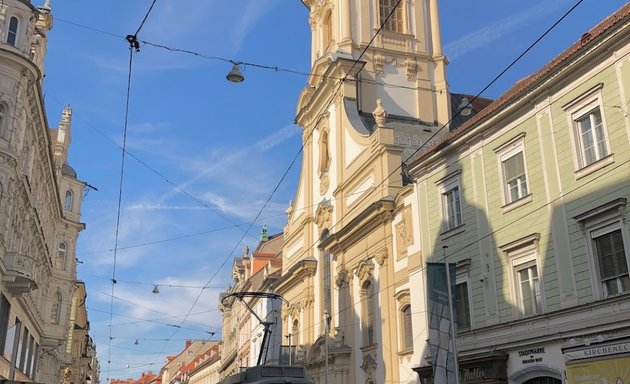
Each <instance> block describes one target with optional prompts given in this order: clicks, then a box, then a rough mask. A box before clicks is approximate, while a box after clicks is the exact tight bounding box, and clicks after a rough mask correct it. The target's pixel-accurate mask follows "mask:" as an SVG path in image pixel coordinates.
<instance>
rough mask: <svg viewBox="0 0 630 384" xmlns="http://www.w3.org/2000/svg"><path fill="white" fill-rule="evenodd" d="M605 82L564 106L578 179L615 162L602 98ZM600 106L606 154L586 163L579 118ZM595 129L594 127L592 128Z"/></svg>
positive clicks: (596, 146)
mask: <svg viewBox="0 0 630 384" xmlns="http://www.w3.org/2000/svg"><path fill="white" fill-rule="evenodd" d="M603 87H604V84H603V83H599V84H597V85H596V86H594V87H592V88H591V89H589V90H588V91H586V92H585V93H583V94H582V95H580V96H579V97H577V98H576V99H574V100H572V101H571V102H569V103H568V104H566V105H563V106H562V108H563V109H564V110H565V112H566V115H567V123H568V126H569V128H570V129H569V131H570V132H571V135H570V136H571V141H572V144H573V164H574V168H575V175H576V178H577V179H580V178H582V177H584V176H586V175H588V174H590V173H592V172H595V171H597V170H599V169H601V168H603V167H605V166H606V165H608V164H611V163H613V162H614V159H613V153H612V150H611V147H610V138H609V133H608V124H607V123H606V114H605V109H604V102H603V99H602V89H603ZM596 108H599V112H600V114H601V119H602V123H601V124H602V130H603V134H604V139H603V144H604V146H605V149H606V154H605V155H604V154H598V155H597V158H596V159H595V160H594V161H593V162H591V163H588V164H587V163H586V160H585V151H584V145H583V142H582V135H581V133H580V128H579V125H578V120H580V119H581V118H582V117H584V116H586V115H587V114H590V113H591V112H592V111H593V110H595V109H596ZM592 130H594V128H592ZM595 150H596V151H597V150H598V143H597V142H596V143H595Z"/></svg>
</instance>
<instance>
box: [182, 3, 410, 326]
mask: <svg viewBox="0 0 630 384" xmlns="http://www.w3.org/2000/svg"><path fill="white" fill-rule="evenodd" d="M401 1H402V0H398V1H397V2H396V4H395V5H394V6H393V7H392V9H391V11H390V12H389V14H388V15H387V17H386V18H385V19H384V20H383V22H382V23H381V25H380V27H379V28H378V30H377V31H376V32H375V33H374V35H373V36H372V38H371V39H370V41H369V42H368V43H367V44H366V46H365V47H364V49H363V50H362V51H361V54H360V55H359V57H358V58H357V59H355V60H353V61H354V63H353V65H352V67H351V68H350V70H348V72H347V73H346V75H345V76H344V78H343V79H341V81H339V82H338V83H337V87H336V89H335V90H334V92H332V93H331V96H332V97H331V98H329V100H328V106H330V105H331V104H332V102H333V100H334V95H335V94H336V93H337V92H338V91H339V90H340V89H341V87H342V86H343V84H344V82H345V78H347V77H348V76H349V75H350V74H351V73H352V71H353V70H354V68H355V66H356V65H357V64H358V63H359V62H360V60H361V58H362V57H363V55H364V54H365V52H367V50H368V49H369V47H370V46H371V45H372V43H373V42H374V40H375V39H376V37H377V36H378V34H379V33H380V32H381V30H382V29H383V27H384V26H385V24H386V23H387V21H388V20H389V19H390V17H391V16H392V14H393V13H394V12H395V11H396V9H397V8H398V6H399V5H400V3H401ZM324 109H326V108H324ZM319 119H321V116H320V117H319V118H318V121H317V122H315V123H314V124H313V128H312V129H311V131H310V132H309V136H308V137H307V138H306V139H305V140H303V143H302V146H301V147H300V149H299V151H298V152H297V154H296V155H295V157H294V158H293V159H292V161H291V163H290V164H289V167H288V168H287V170H286V171H285V172H284V174H283V176H282V178H281V179H280V181H279V182H278V183H277V184H276V187H275V188H274V189H273V192H272V194H271V195H270V196H269V199H267V202H268V201H269V200H270V199H271V198H272V196H273V194H274V193H275V191H276V190H277V189H278V188H279V187H280V184H281V183H282V181H283V180H284V178H285V176H286V175H287V174H288V172H289V171H290V170H291V168H292V167H293V165H294V164H295V162H296V161H297V159H298V158H299V156H300V154H301V153H302V152H303V150H304V146H305V145H306V143H307V142H308V141H309V140H310V139H311V137H312V135H313V132H314V131H315V127H317V124H318V123H319ZM266 204H267V203H265V205H264V206H263V207H262V208H261V209H260V211H259V213H258V215H257V217H258V216H260V214H261V213H262V211H263V210H264V208H265V207H266ZM255 222H256V219H254V220H253V221H252V224H251V225H253V224H254V223H255ZM251 225H250V226H251ZM241 241H242V239H241ZM241 241H239V242H238V243H237V244H236V245H235V246H234V248H233V249H232V252H231V253H230V254H229V255H228V256H227V257H226V258H225V260H224V261H223V263H222V264H221V266H220V267H219V268H217V271H216V272H215V273H214V274H213V275H212V276H211V277H210V279H209V280H208V282H207V283H206V285H209V284H210V282H212V280H213V279H214V277H215V276H216V275H217V274H218V272H219V271H220V270H221V269H222V268H223V267H224V266H225V264H226V263H227V262H228V261H229V260H230V258H231V257H232V254H233V253H234V250H236V248H237V247H238V246H239V244H240V242H241ZM202 292H203V290H201V291H200V292H199V294H198V296H197V298H196V300H195V301H194V302H193V304H192V306H191V307H190V309H189V311H188V313H190V312H192V310H193V309H194V307H195V306H196V305H197V302H198V301H199V298H200V297H201V294H202ZM185 318H186V317H185ZM185 318H184V319H185ZM177 331H178V330H177V329H175V330H174V331H173V334H172V335H171V337H173V336H175V335H176V334H177Z"/></svg>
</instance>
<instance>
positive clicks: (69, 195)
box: [63, 190, 72, 211]
mask: <svg viewBox="0 0 630 384" xmlns="http://www.w3.org/2000/svg"><path fill="white" fill-rule="evenodd" d="M63 207H64V209H66V210H68V211H72V191H70V190H67V191H66V200H65V202H64V204H63Z"/></svg>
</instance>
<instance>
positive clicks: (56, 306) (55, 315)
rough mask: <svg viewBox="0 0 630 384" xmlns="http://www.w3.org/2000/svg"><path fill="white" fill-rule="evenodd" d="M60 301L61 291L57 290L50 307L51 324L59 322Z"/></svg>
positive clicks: (61, 298) (61, 299)
mask: <svg viewBox="0 0 630 384" xmlns="http://www.w3.org/2000/svg"><path fill="white" fill-rule="evenodd" d="M62 301H63V297H62V296H61V293H60V292H57V295H56V297H55V301H54V302H53V304H52V307H51V309H50V321H52V322H53V324H59V321H60V320H61V303H62Z"/></svg>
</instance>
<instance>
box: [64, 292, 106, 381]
mask: <svg viewBox="0 0 630 384" xmlns="http://www.w3.org/2000/svg"><path fill="white" fill-rule="evenodd" d="M75 287H76V288H75V290H74V294H73V296H72V307H71V309H70V324H69V327H68V328H69V332H68V342H67V345H66V351H67V352H68V353H69V354H70V356H71V365H70V367H69V371H68V375H69V381H68V382H69V383H73V384H95V383H98V382H99V373H100V372H99V365H98V360H97V359H96V345H95V344H94V340H92V337H91V336H90V322H89V321H88V311H87V308H86V299H87V293H86V291H85V283H84V282H82V281H77V282H76V283H75ZM64 373H65V371H64Z"/></svg>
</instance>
